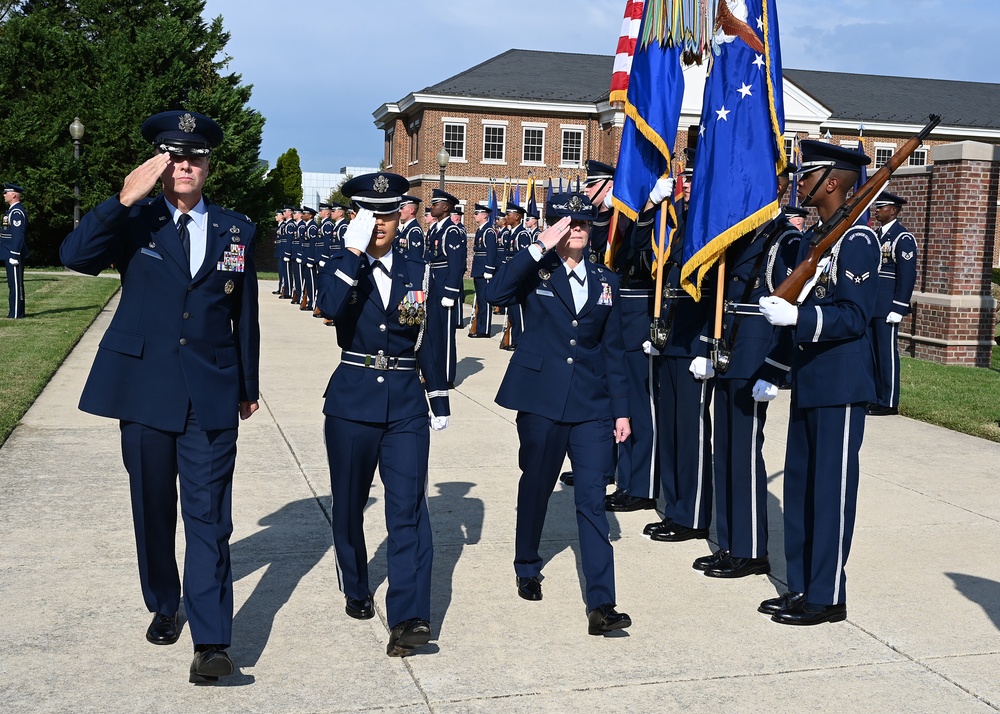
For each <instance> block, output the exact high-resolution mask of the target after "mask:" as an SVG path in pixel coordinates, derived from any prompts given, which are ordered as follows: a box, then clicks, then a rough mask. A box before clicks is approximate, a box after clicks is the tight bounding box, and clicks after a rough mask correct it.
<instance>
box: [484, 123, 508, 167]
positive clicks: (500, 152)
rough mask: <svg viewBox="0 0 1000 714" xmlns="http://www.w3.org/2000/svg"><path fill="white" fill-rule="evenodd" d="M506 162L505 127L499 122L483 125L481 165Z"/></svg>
mask: <svg viewBox="0 0 1000 714" xmlns="http://www.w3.org/2000/svg"><path fill="white" fill-rule="evenodd" d="M506 162H507V126H506V123H504V124H501V123H499V122H497V123H493V122H490V123H489V124H487V123H484V124H483V163H485V164H503V163H506Z"/></svg>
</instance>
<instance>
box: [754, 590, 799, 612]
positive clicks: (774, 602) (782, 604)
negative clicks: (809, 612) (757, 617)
mask: <svg viewBox="0 0 1000 714" xmlns="http://www.w3.org/2000/svg"><path fill="white" fill-rule="evenodd" d="M805 599H806V594H805V593H793V592H787V593H784V594H782V595H779V596H778V597H773V598H771V599H770V600H765V601H764V602H762V603H761V604H760V605H759V606H758V607H757V612H763V613H764V614H765V615H773V614H774V613H776V612H781V611H782V610H787V609H788V608H790V607H792V606H793V605H797V604H798V603H800V602H802V601H803V600H805Z"/></svg>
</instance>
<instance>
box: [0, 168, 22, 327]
mask: <svg viewBox="0 0 1000 714" xmlns="http://www.w3.org/2000/svg"><path fill="white" fill-rule="evenodd" d="M23 193H24V191H23V190H22V189H21V187H20V186H18V185H16V184H12V183H5V184H4V185H3V200H4V201H5V202H6V203H7V212H6V213H5V214H4V217H3V229H2V230H0V260H5V261H7V293H8V297H7V307H8V309H7V318H8V319H10V320H20V319H21V318H23V317H24V261H25V260H26V259H27V257H28V244H27V240H26V239H27V235H28V213H27V212H26V211H25V210H24V206H23V205H22V204H21V194H23Z"/></svg>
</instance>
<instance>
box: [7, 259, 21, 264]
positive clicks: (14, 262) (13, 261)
mask: <svg viewBox="0 0 1000 714" xmlns="http://www.w3.org/2000/svg"><path fill="white" fill-rule="evenodd" d="M7 262H8V263H10V264H11V265H20V264H21V261H19V260H14V259H13V258H7Z"/></svg>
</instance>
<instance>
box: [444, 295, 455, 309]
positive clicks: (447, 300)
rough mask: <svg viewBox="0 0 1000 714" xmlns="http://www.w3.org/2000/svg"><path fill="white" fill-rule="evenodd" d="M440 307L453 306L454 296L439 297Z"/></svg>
mask: <svg viewBox="0 0 1000 714" xmlns="http://www.w3.org/2000/svg"><path fill="white" fill-rule="evenodd" d="M441 307H455V298H450V297H443V298H441Z"/></svg>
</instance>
